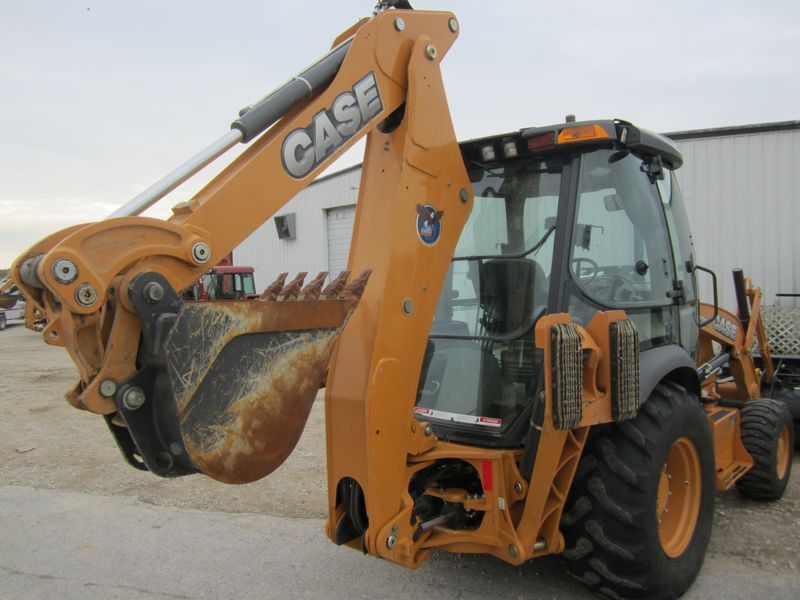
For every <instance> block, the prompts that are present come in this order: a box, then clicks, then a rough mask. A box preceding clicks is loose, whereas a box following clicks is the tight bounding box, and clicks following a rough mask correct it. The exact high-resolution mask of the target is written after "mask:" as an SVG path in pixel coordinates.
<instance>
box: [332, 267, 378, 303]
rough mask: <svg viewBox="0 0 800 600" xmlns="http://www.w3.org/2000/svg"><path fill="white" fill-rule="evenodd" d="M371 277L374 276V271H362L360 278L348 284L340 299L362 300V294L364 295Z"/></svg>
mask: <svg viewBox="0 0 800 600" xmlns="http://www.w3.org/2000/svg"><path fill="white" fill-rule="evenodd" d="M370 275H372V269H364V270H363V271H361V274H360V275H359V276H358V277H356V278H355V279H353V281H351V282H350V283H348V284H347V287H345V288H344V291H342V293H341V294H339V297H340V298H344V299H349V298H353V299H355V300H358V299H359V298H361V294H363V293H364V288H365V287H367V281H368V280H369V276H370Z"/></svg>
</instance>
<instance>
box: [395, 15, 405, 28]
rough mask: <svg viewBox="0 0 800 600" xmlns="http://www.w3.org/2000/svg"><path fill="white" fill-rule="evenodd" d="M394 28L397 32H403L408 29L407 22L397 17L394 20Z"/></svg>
mask: <svg viewBox="0 0 800 600" xmlns="http://www.w3.org/2000/svg"><path fill="white" fill-rule="evenodd" d="M394 28H395V29H396V30H397V31H403V30H404V29H405V28H406V22H405V21H404V20H403V19H401V18H400V17H397V18H396V19H395V20H394Z"/></svg>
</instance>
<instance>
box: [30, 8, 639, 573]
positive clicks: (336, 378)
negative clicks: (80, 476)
mask: <svg viewBox="0 0 800 600" xmlns="http://www.w3.org/2000/svg"><path fill="white" fill-rule="evenodd" d="M400 15H402V18H403V20H404V24H405V27H396V26H395V21H394V19H395V17H397V16H400ZM398 29H402V31H398ZM457 31H458V27H457V23H456V22H455V20H454V17H453V16H452V15H451V14H450V13H440V12H422V11H413V12H412V11H388V12H384V13H383V14H380V15H378V16H377V17H375V18H373V19H370V20H364V21H361V22H359V23H357V24H356V25H355V26H353V27H352V28H351V29H350V30H348V31H346V32H345V33H343V34H342V35H341V36H339V38H337V40H336V41H335V42H334V45H337V44H338V43H340V42H342V41H343V40H345V39H347V38H349V37H351V36H354V40H353V43H352V46H351V49H350V51H349V53H348V55H347V57H346V59H345V61H344V63H343V65H342V67H341V69H340V71H339V73H338V75H337V76H336V78H335V80H334V81H333V83H332V84H331V85H330V86H329V87H328V88H327V89H326V90H325V91H324V92H322V93H321V94H320V95H319V96H317V97H316V98H314V99H313V100H311V101H309V102H308V103H307V104H305V105H304V106H300V107H298V108H296V109H294V110H293V111H292V112H291V113H289V114H288V115H287V116H286V117H284V118H283V119H282V120H280V121H279V122H278V123H277V124H275V125H274V126H273V127H272V128H271V129H270V130H269V131H267V132H266V133H265V134H264V135H263V136H262V137H261V138H259V139H258V140H257V141H255V142H254V143H252V145H251V146H250V147H249V148H248V149H247V150H246V151H245V152H244V153H243V154H241V155H240V156H239V157H238V158H236V159H235V160H234V161H233V163H232V164H231V165H230V166H228V167H227V168H226V169H225V170H224V171H223V172H222V173H221V174H220V175H218V176H217V177H216V178H214V179H213V180H212V181H211V182H210V183H209V184H208V185H207V186H206V187H205V188H204V189H203V190H201V191H200V192H199V193H198V194H197V195H196V196H195V197H194V198H193V199H192V200H191V201H189V202H185V203H181V204H178V205H177V206H175V207H174V208H173V213H174V214H173V216H172V217H171V218H170V219H169V220H168V221H160V220H156V219H149V218H144V217H126V218H118V219H112V220H107V221H102V222H100V223H95V224H91V225H86V226H77V227H73V228H70V229H67V230H64V231H61V232H59V233H56V234H54V235H52V236H50V237H49V238H47V239H45V240H43V241H42V242H40V243H39V244H37V245H36V246H34V247H33V248H31V249H30V250H29V251H28V252H27V253H26V254H25V255H23V256H22V257H21V258H20V259H18V261H17V263H15V266H14V273H18V268H19V266H20V265H21V264H22V262H23V261H25V260H26V259H29V258H31V257H33V256H36V255H38V254H44V257H43V259H42V260H41V262H40V264H39V266H38V270H37V275H38V277H39V278H40V280H41V281H42V282H44V284H45V286H46V288H48V289H47V290H46V291H44V292H41V291H40V290H38V289H35V288H32V287H29V286H27V285H25V284H24V283H22V281H20V278H19V277H16V280H17V283H18V284H19V285H20V287H21V288H23V290H24V291H25V293H26V295H27V296H28V297H29V298H30V299H31V301H30V302H29V304H28V307H29V312H28V316H27V318H28V324H29V326H31V327H33V326H35V325H36V320H37V318H39V317H40V316H41V314H42V313H44V314H46V315H47V317H48V319H49V324H48V325H47V326H46V328H45V330H44V335H45V339H46V341H47V342H48V343H50V344H54V345H60V346H64V347H65V348H66V349H67V350H68V351H69V353H70V355H71V357H72V358H73V360H74V362H75V363H76V365H77V366H78V369H79V372H80V381H79V383H78V385H77V386H76V387H75V389H74V390H72V391H71V392H70V393H69V394H68V399H69V401H70V402H71V403H72V404H74V405H75V406H77V407H80V408H84V409H88V410H91V411H94V412H96V413H101V414H110V413H113V412H114V411H115V410H116V407H115V404H114V402H113V400H112V399H110V398H107V397H104V396H102V395H101V394H100V390H99V383H100V382H101V381H103V380H105V379H112V380H114V381H125V380H126V379H127V378H129V377H130V376H132V375H133V374H134V372H135V370H136V355H137V347H138V342H139V336H140V326H139V322H138V319H137V317H136V316H135V314H134V312H133V310H132V307H131V305H130V301H129V299H128V298H127V293H126V290H127V289H128V285H129V284H130V282H131V281H132V280H133V279H134V277H136V276H137V275H138V274H140V273H143V272H151V271H155V272H159V273H161V274H163V275H164V276H165V277H166V278H167V280H168V281H169V282H170V284H171V285H172V286H173V288H175V289H176V290H182V289H184V288H186V287H188V286H189V285H191V283H192V282H194V281H195V280H197V278H198V277H199V276H200V275H201V274H202V272H203V271H204V270H205V269H206V268H207V264H216V263H217V262H219V260H220V259H221V258H222V257H224V256H225V255H226V254H227V253H228V252H230V251H231V249H232V248H233V247H234V246H235V245H236V244H238V243H239V242H240V241H241V240H242V239H244V238H245V237H246V236H247V235H249V234H250V233H251V232H252V231H253V230H254V229H255V228H256V227H257V226H258V225H259V224H260V223H262V222H263V221H265V220H266V219H268V218H269V217H270V216H271V215H272V214H274V213H275V212H276V211H277V210H278V209H279V208H280V207H281V206H283V205H284V204H285V203H286V202H287V201H288V200H289V199H291V198H292V197H293V196H294V195H295V194H296V193H297V192H298V191H300V190H301V189H302V188H304V187H305V186H307V185H308V184H309V183H310V182H311V181H313V179H314V177H316V176H317V175H318V174H319V173H320V172H321V171H322V170H323V169H325V168H326V167H327V166H328V165H329V164H330V163H331V162H332V161H333V160H335V159H336V157H338V156H339V155H340V154H341V153H342V152H344V151H345V150H346V149H347V148H348V147H350V146H351V145H352V144H353V143H354V142H355V141H356V140H357V139H358V138H360V137H361V136H363V135H365V134H368V136H367V147H366V155H365V160H364V168H363V175H362V182H361V186H360V195H359V201H358V207H359V208H358V211H357V217H356V223H355V229H354V236H353V242H352V246H351V250H350V259H349V268H350V270H351V271H354V272H360V271H361V270H363V269H372V270H373V273H372V277H371V280H370V283H369V285H368V286H367V288H366V291H365V294H364V296H363V297H362V299H361V302H360V306H359V308H358V310H357V311H356V312H355V313H354V314H353V315H352V318H351V320H350V322H349V323H348V325H347V327H346V328H345V330H344V332H343V334H342V337H341V339H340V342H339V344H338V346H337V350H336V351H335V353H334V356H333V359H332V362H331V365H330V369H329V376H328V380H327V393H326V401H325V411H326V422H327V455H328V456H327V458H328V490H329V492H328V493H329V509H330V513H329V520H328V523H327V531H328V535H329V536H331V535H332V532H333V531H334V528H335V525H336V523H337V520H338V519H339V518H340V517H341V515H342V509H341V508H340V507H338V506H336V488H337V484H338V482H339V481H340V480H341V478H343V477H351V478H353V479H355V480H356V481H357V482H358V483H359V484H360V485H361V486H362V488H363V490H364V493H365V501H366V506H367V511H368V515H369V522H370V526H369V529H368V530H367V532H366V536H365V539H364V545H365V549H366V550H367V551H368V552H369V553H371V554H373V555H377V556H382V557H384V558H387V559H390V560H393V561H395V562H398V563H401V564H404V565H406V566H410V567H414V566H417V565H419V564H420V562H422V561H423V560H424V559H425V558H426V557H427V556H428V555H429V554H430V551H431V548H434V547H439V548H444V549H447V550H453V551H459V552H488V553H490V554H494V555H495V556H498V557H500V558H502V559H503V560H506V561H508V562H511V563H515V564H518V563H521V562H523V561H524V560H526V559H528V558H531V557H533V556H538V555H541V554H547V553H553V552H560V551H561V550H562V549H563V546H564V542H563V538H562V537H561V534H560V532H559V530H558V523H559V519H560V515H561V510H562V509H563V505H564V501H565V499H566V496H567V493H568V490H569V488H570V486H571V482H572V477H573V475H574V472H575V469H576V467H577V463H578V460H579V458H580V454H581V451H582V448H583V444H584V442H585V440H586V436H587V434H588V427H589V426H591V425H593V424H595V423H602V422H607V421H610V420H611V416H610V415H611V408H610V399H609V397H610V392H609V375H608V372H609V371H608V369H609V367H608V357H609V353H608V347H609V343H608V333H607V332H608V323H609V321H610V320H615V319H619V318H624V313H618V314H613V313H607V314H604V313H600V315H599V316H598V318H597V323H593V324H591V325H590V326H589V327H588V330H583V329H581V330H580V331H581V336H582V338H583V343H584V347H585V348H586V349H587V350H588V352H589V356H590V358H589V360H588V361H587V363H586V365H587V366H586V367H585V370H586V372H585V373H584V381H585V382H586V385H585V389H584V403H585V406H584V408H585V410H584V414H585V418H584V422H582V423H581V427H580V428H578V429H576V430H573V431H557V430H555V429H554V428H553V425H552V406H551V402H552V398H551V397H550V392H549V390H550V367H549V365H550V364H551V357H550V347H549V342H548V341H546V340H548V339H549V326H550V325H552V324H553V323H556V322H568V321H569V316H568V315H553V316H551V317H545V318H543V319H542V320H541V321H540V323H539V324H538V325H537V328H536V339H537V345H539V346H540V347H541V348H543V350H544V355H545V364H546V365H547V366H546V368H545V375H546V378H547V386H546V392H545V406H546V411H545V417H544V419H545V420H544V424H543V428H542V434H541V441H540V444H539V450H538V455H537V460H536V464H535V468H534V470H533V474H532V478H531V482H530V486H529V485H528V483H527V482H526V481H525V479H524V478H523V477H522V476H521V474H520V472H519V470H518V467H517V461H518V458H519V453H520V451H515V450H489V449H480V448H474V447H469V446H461V445H456V444H450V443H445V442H438V441H437V440H436V439H435V437H434V436H432V435H430V428H428V427H426V426H425V424H422V423H418V422H416V421H415V420H414V418H413V416H412V409H413V404H414V398H415V397H416V388H417V380H418V374H419V372H420V368H421V364H422V360H423V352H424V348H425V344H426V340H427V334H428V329H429V327H430V323H431V321H432V319H433V314H434V310H435V307H436V304H437V301H438V298H439V294H440V292H441V288H442V285H443V280H444V277H445V274H446V271H447V268H448V265H449V262H450V259H451V257H452V255H453V252H454V249H455V246H456V243H457V240H458V237H459V234H460V232H461V229H462V227H463V225H464V223H465V222H466V220H467V217H468V215H469V213H470V210H471V206H472V198H471V192H470V190H471V186H470V184H469V180H468V178H467V174H466V170H465V167H464V164H463V160H462V157H461V153H460V151H459V147H458V145H457V142H456V138H455V133H454V130H453V126H452V123H451V121H450V116H449V110H448V106H447V101H446V99H445V92H444V86H443V83H442V78H441V73H440V70H439V62H440V60H441V59H442V57H443V56H444V55H445V54H446V52H447V50H448V49H449V48H450V46H451V44H452V43H453V42H454V41H455V39H456V35H457ZM369 73H373V74H374V76H375V80H376V82H377V86H378V89H379V90H380V97H381V102H382V106H383V110H382V112H381V113H380V114H378V115H376V117H375V118H374V119H373V120H372V121H371V122H370V123H368V124H367V125H365V126H364V127H363V128H362V129H361V130H360V131H359V132H358V133H356V134H355V135H353V137H352V138H351V139H350V140H349V141H347V142H346V143H344V144H343V145H342V146H341V147H340V148H339V149H338V150H337V151H336V152H334V153H333V154H332V155H331V156H329V157H327V158H326V159H325V160H322V161H321V162H320V164H319V165H318V166H317V167H316V168H315V169H314V170H312V171H311V172H310V173H309V174H308V175H307V176H306V177H304V178H302V179H295V178H293V177H291V176H290V175H289V174H288V173H287V172H286V171H285V170H284V169H283V168H282V162H281V143H282V141H283V140H284V139H285V138H286V136H287V134H288V133H289V132H291V131H292V130H294V129H296V128H297V127H304V126H306V125H307V124H308V123H311V122H312V119H313V117H314V115H316V114H318V113H319V112H320V111H322V110H323V109H325V108H327V107H330V106H332V104H333V101H334V99H335V98H336V97H337V96H338V95H339V94H341V93H342V92H343V91H347V90H350V89H351V88H352V86H353V84H354V83H356V82H358V81H360V80H362V79H363V78H364V77H365V76H366V75H367V74H369ZM403 105H404V106H405V113H404V118H403V120H402V122H401V124H400V125H399V127H397V128H396V129H395V130H394V131H391V132H388V133H383V132H381V131H379V130H378V129H377V127H376V126H377V124H378V123H380V122H381V121H383V120H384V119H385V118H386V117H387V116H389V115H390V114H392V113H393V112H394V111H395V110H397V109H398V108H400V107H401V106H403ZM418 203H426V204H431V205H433V206H435V208H436V209H437V210H438V211H444V213H445V214H446V217H445V219H444V220H443V221H442V228H441V237H440V238H439V239H438V241H437V242H436V243H435V244H434V245H432V246H428V245H426V244H423V243H422V242H421V240H420V239H419V238H418V234H417V231H416V228H415V226H414V219H415V212H416V211H415V208H416V205H417V204H418ZM198 242H205V243H207V244H208V245H209V246H210V248H211V256H210V257H209V259H208V261H207V263H204V264H201V265H198V264H195V263H194V262H193V261H192V259H191V249H192V247H193V245H194V244H196V243H198ZM61 258H68V259H70V260H71V261H73V262H74V263H75V265H77V268H78V270H79V272H80V273H81V277H80V279H78V280H76V281H75V282H73V283H71V284H67V285H63V284H59V283H57V282H56V281H55V280H54V277H53V266H54V263H55V261H57V260H58V259H61ZM86 283H88V284H91V285H92V286H93V287H94V288H95V289H96V290H97V293H98V298H97V301H96V303H95V304H94V306H92V307H90V308H87V307H85V306H82V305H81V304H80V303H78V302H77V300H76V296H75V294H76V292H77V286H79V285H83V284H86ZM53 290H57V291H58V295H57V296H56V294H55V293H54V292H53ZM97 307H99V308H97ZM589 332H592V333H591V334H590V333H589ZM426 432H427V435H426ZM439 458H459V459H462V460H465V461H467V462H469V463H471V464H473V465H474V466H475V467H476V469H477V470H478V472H479V473H483V474H484V477H485V478H486V477H491V485H489V484H488V481H487V480H486V479H485V480H484V488H485V494H484V496H483V497H482V498H478V499H476V498H471V499H466V498H464V499H463V500H464V503H465V504H466V506H467V507H471V508H475V509H480V510H485V511H486V515H485V518H484V520H483V523H482V525H481V527H480V529H479V530H477V531H460V532H454V531H448V530H444V529H434V530H432V531H431V532H429V533H427V534H426V535H425V536H423V537H422V538H421V539H420V540H418V541H417V542H414V541H413V531H412V525H411V520H410V512H411V510H412V508H413V507H412V501H411V497H410V496H409V493H408V485H409V481H410V479H411V477H412V476H413V474H414V473H415V472H417V471H418V470H420V469H422V468H424V467H425V466H427V465H430V464H432V462H433V461H435V460H437V459H439ZM448 493H451V494H455V495H458V491H457V490H456V491H450V492H448ZM392 531H394V532H395V534H396V535H395V539H397V543H396V544H394V545H393V547H392V548H391V549H390V548H389V547H388V545H387V538H388V534H389V532H392ZM356 543H358V542H354V543H353V544H356Z"/></svg>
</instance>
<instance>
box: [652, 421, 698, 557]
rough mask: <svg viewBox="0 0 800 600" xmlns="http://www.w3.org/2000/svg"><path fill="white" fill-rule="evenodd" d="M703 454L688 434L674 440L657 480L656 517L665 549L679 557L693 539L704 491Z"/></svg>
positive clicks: (670, 554)
mask: <svg viewBox="0 0 800 600" xmlns="http://www.w3.org/2000/svg"><path fill="white" fill-rule="evenodd" d="M701 484H702V476H701V474H700V457H699V455H698V454H697V449H696V448H695V447H694V443H692V441H691V440H690V439H689V438H686V437H682V438H679V439H677V440H675V443H674V444H672V447H671V448H670V449H669V452H668V453H667V460H666V462H665V463H664V468H663V469H662V471H661V477H660V479H659V482H658V500H657V504H656V519H657V521H658V537H659V540H660V541H661V547H662V549H663V550H664V553H665V554H666V555H667V556H669V557H671V558H676V557H678V556H680V555H681V554H683V553H684V552H685V551H686V548H687V547H688V546H689V543H690V542H691V541H692V536H693V535H694V530H695V528H696V526H697V516H698V515H699V514H700V496H701V494H702V485H701Z"/></svg>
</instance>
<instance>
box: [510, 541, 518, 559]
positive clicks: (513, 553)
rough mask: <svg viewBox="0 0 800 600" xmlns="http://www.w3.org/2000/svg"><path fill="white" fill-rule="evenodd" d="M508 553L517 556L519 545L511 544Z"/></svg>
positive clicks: (513, 556) (512, 556)
mask: <svg viewBox="0 0 800 600" xmlns="http://www.w3.org/2000/svg"><path fill="white" fill-rule="evenodd" d="M508 554H509V555H510V556H511V558H517V554H518V552H517V547H516V546H515V545H514V544H511V545H510V546H509V547H508Z"/></svg>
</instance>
